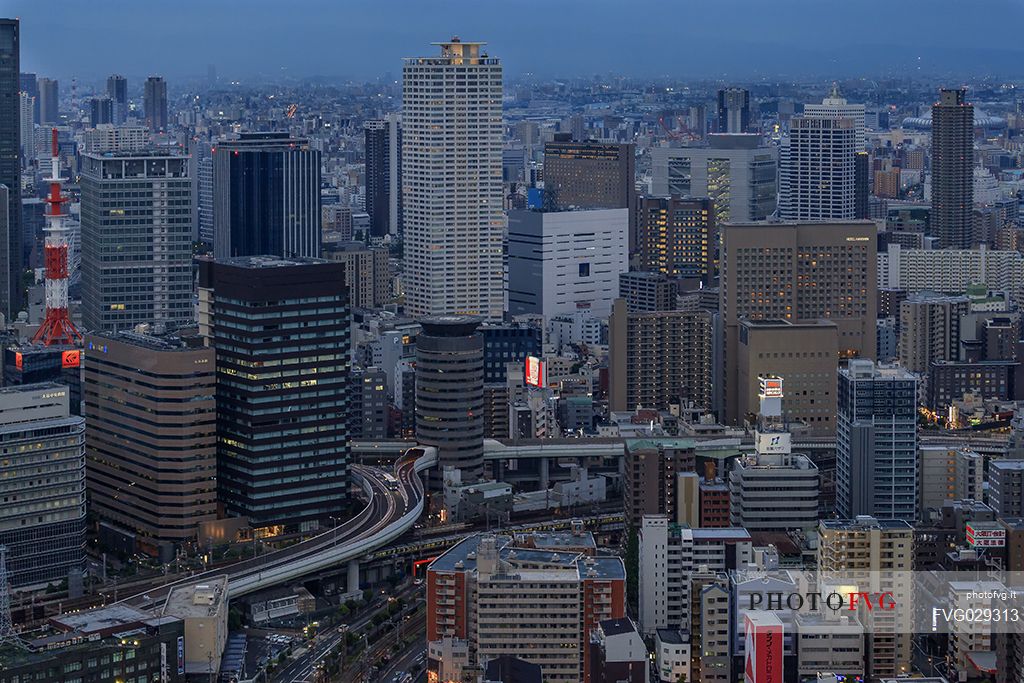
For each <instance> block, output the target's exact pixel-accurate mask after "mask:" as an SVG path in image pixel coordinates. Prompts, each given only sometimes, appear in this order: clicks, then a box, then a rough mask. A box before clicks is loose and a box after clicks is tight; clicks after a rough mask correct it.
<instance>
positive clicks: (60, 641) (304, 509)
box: [0, 18, 1024, 683]
mask: <svg viewBox="0 0 1024 683" xmlns="http://www.w3.org/2000/svg"><path fill="white" fill-rule="evenodd" d="M28 27H29V23H28V20H26V19H17V18H9V19H5V18H0V246H2V247H3V248H0V343H2V357H0V358H2V386H0V444H2V449H3V457H2V458H0V497H2V501H0V683H49V682H53V683H214V682H215V681H216V682H218V683H329V682H352V683H355V682H359V683H365V682H370V681H381V682H385V683H411V682H413V681H417V682H421V681H425V682H427V683H549V682H563V681H572V682H581V683H732V682H742V683H806V682H813V683H853V682H862V683H863V682H867V681H870V682H871V683H895V682H896V681H902V680H905V679H914V680H916V681H922V682H924V683H954V682H956V683H959V682H971V683H1020V682H1024V573H1022V572H1024V364H1022V363H1024V339H1022V337H1024V330H1022V325H1021V311H1022V307H1024V211H1022V206H1024V91H1022V88H1024V78H1021V79H1018V80H1013V79H1004V78H997V77H995V76H976V77H970V78H964V77H954V76H941V77H940V76H929V75H927V74H926V73H924V72H914V73H911V72H910V71H906V72H905V73H896V72H892V73H889V75H886V76H878V75H867V74H866V75H864V76H860V77H849V76H845V77H844V76H842V75H841V74H842V73H846V71H845V70H844V71H843V72H837V74H836V75H835V76H834V77H832V78H795V77H787V78H782V77H778V78H768V77H762V78H757V79H751V78H740V77H738V76H737V77H736V78H735V79H726V78H721V77H710V76H709V77H705V78H683V77H673V76H661V77H651V76H641V75H635V76H629V75H621V74H618V75H610V74H606V75H587V76H583V75H576V76H565V77H549V76H546V75H539V74H536V73H531V72H527V71H513V70H511V69H509V68H507V67H506V63H505V62H504V61H503V57H502V54H503V43H502V41H499V40H494V41H490V42H488V36H487V35H465V36H462V37H461V38H460V37H458V36H452V35H437V36H434V39H435V41H436V42H433V43H432V44H431V42H430V41H429V39H428V40H426V41H424V42H422V43H416V44H409V45H405V46H404V49H405V53H406V54H408V55H412V56H409V57H406V58H404V59H396V60H393V61H380V60H378V59H376V58H375V60H374V65H375V67H379V72H380V73H379V75H378V76H377V77H375V78H374V79H371V80H364V81H359V80H357V79H337V80H332V79H330V78H329V77H322V76H313V75H310V76H309V77H305V76H302V75H297V74H294V73H289V74H286V75H283V76H280V77H278V78H270V77H266V78H243V77H241V76H239V77H236V76H235V75H234V74H232V75H230V76H222V75H219V73H218V67H217V65H215V64H210V66H209V67H208V69H207V70H206V73H205V75H204V76H203V77H189V78H184V77H183V78H178V79H175V78H174V77H172V76H170V75H166V74H165V75H162V74H161V73H159V72H157V73H150V74H148V75H145V76H142V75H139V76H136V75H121V73H129V74H134V73H135V72H136V71H138V69H139V67H138V66H137V65H136V64H135V63H133V61H132V59H131V57H129V56H128V55H125V56H124V60H123V62H122V63H120V64H115V65H111V68H110V70H109V71H110V73H109V75H103V76H100V75H99V74H82V75H81V76H76V77H74V78H65V77H60V78H58V74H54V73H49V74H47V73H34V72H32V71H31V70H30V69H31V68H35V67H34V66H32V67H30V66H27V65H30V64H35V63H40V62H39V58H38V55H39V54H40V53H44V52H46V51H47V50H49V49H51V47H52V46H51V45H48V44H31V43H30V41H29V40H28V38H27V35H28V30H29V29H28ZM124 28H125V30H135V29H134V28H131V29H129V28H128V27H127V19H126V27H124ZM31 35H32V36H34V37H36V39H38V37H40V36H45V35H46V32H45V31H42V30H40V29H39V27H36V29H35V30H34V31H33V32H32V33H31ZM503 35H505V38H503V40H508V38H507V33H506V34H503ZM203 49H204V46H202V45H200V44H198V43H197V44H195V45H190V46H188V48H187V50H188V51H189V52H192V53H196V54H202V53H203ZM251 49H252V50H253V51H257V50H259V47H258V46H257V45H256V44H253V45H252V46H251ZM28 55H33V57H31V58H30V57H29V56H28ZM32 60H35V61H32ZM50 63H52V62H50ZM825 66H827V65H825ZM67 68H68V69H70V68H71V65H68V66H67ZM666 70H668V69H666ZM61 73H64V72H61ZM169 73H172V72H170V71H169V72H168V74H169ZM1018 386H1019V387H1020V389H1019V390H1018Z"/></svg>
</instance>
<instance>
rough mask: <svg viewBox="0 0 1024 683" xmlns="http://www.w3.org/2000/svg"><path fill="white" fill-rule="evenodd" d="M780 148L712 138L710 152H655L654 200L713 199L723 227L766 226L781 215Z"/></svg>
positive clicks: (757, 139)
mask: <svg viewBox="0 0 1024 683" xmlns="http://www.w3.org/2000/svg"><path fill="white" fill-rule="evenodd" d="M778 160H779V154H778V148H776V147H768V146H765V145H764V143H763V141H762V138H761V136H760V135H753V134H735V135H734V134H728V135H726V134H722V135H709V136H708V146H707V147H654V148H652V149H651V173H652V181H651V194H652V195H654V196H656V197H668V196H672V195H677V196H679V197H709V198H710V199H711V200H712V201H713V202H714V204H715V220H716V221H717V222H718V223H725V222H727V221H732V222H741V223H742V222H747V221H760V220H764V219H765V218H767V217H768V216H770V215H771V214H772V213H774V212H775V204H776V195H777V193H778V182H777V174H778Z"/></svg>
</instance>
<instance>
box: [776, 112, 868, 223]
mask: <svg viewBox="0 0 1024 683" xmlns="http://www.w3.org/2000/svg"><path fill="white" fill-rule="evenodd" d="M856 148H857V129H856V124H855V122H854V121H853V119H847V118H837V119H831V118H823V119H819V118H812V117H808V116H798V117H795V118H794V119H792V121H791V122H790V128H789V137H787V138H785V139H784V140H783V142H782V148H781V150H780V152H779V216H780V217H781V218H782V219H783V220H787V221H820V220H849V219H852V218H853V217H854V185H855V183H854V162H855V159H854V153H855V151H856Z"/></svg>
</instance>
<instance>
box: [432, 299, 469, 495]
mask: <svg viewBox="0 0 1024 683" xmlns="http://www.w3.org/2000/svg"><path fill="white" fill-rule="evenodd" d="M420 324H421V325H422V326H423V330H422V331H421V332H420V333H419V335H417V337H416V439H417V440H418V441H419V442H420V443H421V444H424V445H427V446H434V447H436V448H437V459H438V467H437V470H436V471H435V472H433V473H432V476H431V485H432V486H435V485H439V484H440V482H441V478H440V475H441V473H442V472H443V471H444V468H445V467H454V468H456V469H459V470H462V480H463V481H464V482H467V483H468V482H472V481H474V480H476V479H479V478H480V476H481V475H482V474H483V466H484V339H483V335H481V334H480V332H478V331H477V327H478V326H479V320H478V319H474V318H470V317H468V316H443V317H436V318H425V319H423V320H421V321H420Z"/></svg>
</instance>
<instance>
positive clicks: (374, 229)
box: [365, 114, 402, 237]
mask: <svg viewBox="0 0 1024 683" xmlns="http://www.w3.org/2000/svg"><path fill="white" fill-rule="evenodd" d="M365 130H366V213H368V214H370V234H371V235H372V236H374V237H383V236H384V235H388V234H392V235H398V234H400V233H401V232H402V125H401V122H400V121H399V118H398V116H396V115H395V114H390V115H388V116H387V117H385V118H383V119H375V120H372V121H367V122H366V126H365Z"/></svg>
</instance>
